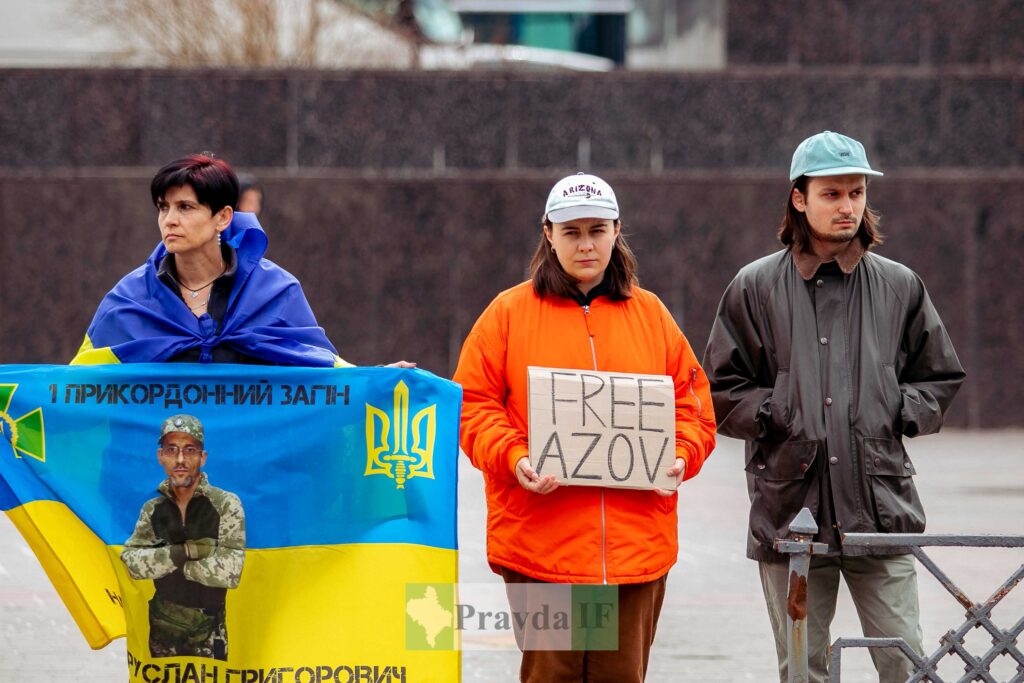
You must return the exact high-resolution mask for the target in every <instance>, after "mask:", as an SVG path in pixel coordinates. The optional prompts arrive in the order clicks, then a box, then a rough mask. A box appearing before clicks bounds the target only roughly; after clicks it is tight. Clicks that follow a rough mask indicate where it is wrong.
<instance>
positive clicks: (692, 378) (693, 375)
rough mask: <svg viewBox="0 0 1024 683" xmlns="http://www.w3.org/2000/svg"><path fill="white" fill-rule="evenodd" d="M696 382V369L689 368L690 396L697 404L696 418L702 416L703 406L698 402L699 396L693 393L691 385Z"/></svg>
mask: <svg viewBox="0 0 1024 683" xmlns="http://www.w3.org/2000/svg"><path fill="white" fill-rule="evenodd" d="M696 382H697V368H690V396H693V400H694V401H696V402H697V417H700V416H701V415H703V414H704V406H703V404H702V403H701V402H700V396H698V395H697V392H696V391H694V389H693V385H694V384H695V383H696Z"/></svg>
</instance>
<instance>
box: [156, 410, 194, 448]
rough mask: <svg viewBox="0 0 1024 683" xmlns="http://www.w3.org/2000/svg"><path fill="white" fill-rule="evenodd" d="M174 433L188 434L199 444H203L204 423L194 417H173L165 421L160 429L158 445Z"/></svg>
mask: <svg viewBox="0 0 1024 683" xmlns="http://www.w3.org/2000/svg"><path fill="white" fill-rule="evenodd" d="M174 432H181V433H182V434H188V435H189V436H191V437H192V438H193V439H195V440H196V441H198V442H199V443H203V423H202V422H200V421H199V418H198V417H195V416H194V415H184V414H182V415H171V416H170V417H169V418H167V419H166V420H164V423H163V425H162V426H161V427H160V438H159V439H157V443H159V442H161V441H163V439H164V437H165V436H167V435H168V434H172V433H174Z"/></svg>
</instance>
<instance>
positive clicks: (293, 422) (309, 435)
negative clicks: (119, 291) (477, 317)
mask: <svg viewBox="0 0 1024 683" xmlns="http://www.w3.org/2000/svg"><path fill="white" fill-rule="evenodd" d="M460 405H461V389H460V388H459V387H458V385H455V384H453V383H451V382H449V381H446V380H442V379H439V378H437V377H435V376H433V375H431V374H429V373H427V372H423V371H421V370H399V369H393V368H345V369H336V368H294V367H292V368H289V367H271V366H241V365H190V364H171V365H169V364H132V365H102V366H79V367H74V366H72V367H68V366H45V365H25V366H0V431H2V435H3V438H2V439H0V509H2V510H4V511H5V512H6V514H7V515H8V516H9V517H10V519H11V520H12V521H13V522H14V523H15V525H16V526H17V527H18V529H19V530H20V531H21V533H22V534H23V535H24V536H25V538H26V540H27V541H28V543H29V544H30V546H31V547H32V549H33V550H34V551H35V553H36V555H37V557H38V558H39V561H40V562H41V563H42V565H43V567H44V569H45V570H46V571H47V574H48V575H49V577H50V579H51V580H52V581H53V583H54V585H55V587H56V588H57V589H58V592H59V593H60V595H61V597H62V599H63V600H64V602H65V604H66V605H67V607H68V609H69V610H70V611H71V614H72V615H73V617H74V618H75V620H76V622H77V623H78V625H79V627H80V628H81V630H82V632H83V634H84V635H85V637H86V639H87V640H88V642H89V644H90V645H92V646H93V647H102V646H104V645H105V644H107V643H108V642H110V640H112V639H113V638H117V637H120V636H124V635H126V636H127V638H128V653H129V662H128V663H129V679H130V680H133V681H134V680H147V677H148V678H149V679H154V680H162V679H163V676H164V675H172V674H173V675H180V676H182V677H184V676H185V675H186V674H187V673H188V672H189V671H192V672H194V673H195V674H196V676H197V680H202V679H201V678H200V677H199V676H200V673H201V674H202V675H206V676H207V679H208V680H225V681H227V680H238V681H243V680H292V679H293V678H294V679H295V680H307V673H306V672H309V674H308V676H312V678H309V680H341V681H346V680H352V681H356V680H382V681H391V680H394V681H399V680H401V681H456V680H458V679H459V676H460V659H459V653H458V651H457V650H446V651H429V650H423V649H410V648H408V647H407V646H406V643H407V639H406V634H405V629H406V624H407V619H406V598H407V592H406V587H407V586H408V585H409V584H454V583H455V582H456V580H457V569H458V559H457V539H456V495H457V494H456V491H457V471H458V469H457V454H458V426H459V409H460ZM182 416H184V419H185V420H186V424H192V423H191V422H190V421H189V420H190V419H191V418H194V419H195V420H196V421H197V423H200V424H201V425H202V433H201V434H200V436H202V441H201V442H197V443H195V444H193V443H192V442H188V440H187V439H185V440H180V439H179V440H178V441H175V442H174V446H173V448H172V447H169V446H168V447H166V448H164V447H162V446H161V445H160V444H158V440H159V439H160V437H161V430H162V429H163V428H164V427H165V426H166V425H165V423H166V422H167V421H168V420H170V421H171V424H173V421H174V420H175V419H179V420H180V419H182ZM167 429H170V430H172V432H173V430H174V427H167ZM181 429H182V430H185V431H188V430H187V429H186V428H185V427H182V428H181ZM189 434H191V435H192V436H193V437H194V436H195V435H196V432H194V430H193V431H192V432H189ZM179 441H180V444H184V445H179ZM163 443H164V445H165V446H166V445H167V442H163ZM188 445H193V447H192V448H187V447H186V446H188ZM200 461H201V462H202V465H201V467H200V466H198V465H195V463H199V462H200ZM190 467H196V468H200V469H201V481H202V484H201V486H199V487H198V488H196V493H195V494H193V497H192V500H191V501H189V502H188V503H187V505H186V506H182V507H178V506H176V505H175V499H174V497H173V490H174V486H176V485H177V484H175V482H176V481H177V479H176V477H178V476H179V475H181V477H185V475H186V474H187V472H186V470H188V469H189V468H190ZM175 468H177V469H175ZM204 639H205V640H204ZM209 643H217V646H216V647H212V648H211V647H208V644H209ZM214 675H216V676H217V678H212V676H214ZM289 676H291V677H292V678H289ZM318 676H319V678H317V677H318ZM183 680H184V678H183Z"/></svg>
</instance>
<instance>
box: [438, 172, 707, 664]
mask: <svg viewBox="0 0 1024 683" xmlns="http://www.w3.org/2000/svg"><path fill="white" fill-rule="evenodd" d="M635 270H636V261H635V258H634V256H633V253H632V251H631V250H630V248H629V245H628V244H627V243H626V238H625V236H624V235H623V234H622V227H621V222H620V220H619V206H618V202H617V200H616V198H615V193H614V192H613V191H612V188H611V187H610V186H608V184H607V183H605V182H604V181H603V180H601V179H600V178H597V177H595V176H592V175H582V174H578V175H574V176H569V177H567V178H563V179H562V180H560V181H559V182H558V183H557V184H556V185H555V186H554V188H553V189H552V190H551V193H550V195H549V197H548V201H547V205H546V208H545V213H544V218H543V231H542V234H541V235H540V239H539V242H538V245H537V251H536V253H535V254H534V256H533V260H532V262H531V264H530V271H531V276H532V277H531V280H530V281H528V282H524V283H522V284H519V285H517V286H515V287H513V288H512V289H509V290H506V291H505V292H502V293H501V294H499V295H498V296H497V297H496V298H495V299H494V301H492V302H491V304H490V305H489V306H488V307H487V309H486V310H485V311H484V312H483V314H482V315H481V316H480V318H479V319H478V320H477V322H476V324H475V325H474V326H473V329H472V330H471V332H470V333H469V336H468V337H467V338H466V341H465V343H464V345H463V347H462V354H461V356H460V358H459V365H458V368H457V370H456V372H455V377H454V379H455V381H456V382H459V383H460V384H462V387H463V412H462V439H461V440H462V447H463V450H465V452H466V453H467V455H468V456H469V458H470V460H471V461H472V462H473V464H474V465H475V466H476V467H477V468H479V469H480V470H482V471H483V474H484V480H485V483H486V489H487V511H488V514H487V558H488V561H489V562H490V564H491V568H492V569H493V570H494V571H495V572H496V573H498V574H500V575H501V576H502V578H503V579H504V580H505V582H506V584H507V585H509V586H510V587H511V586H512V585H513V584H522V583H526V584H536V583H561V584H612V585H615V586H617V587H618V615H619V628H618V649H617V650H615V651H599V650H590V651H588V650H576V651H552V650H531V649H530V648H529V647H524V648H523V649H524V652H523V659H522V665H521V669H520V675H521V679H522V680H523V681H598V680H600V681H616V682H619V683H629V682H633V681H642V680H643V678H644V676H645V675H646V671H647V661H648V655H649V652H650V647H651V644H652V643H653V641H654V632H655V628H656V626H657V621H658V614H659V612H660V609H661V604H662V601H663V599H664V595H665V580H666V574H667V573H668V571H669V569H670V568H671V567H672V565H673V564H674V563H675V561H676V555H677V549H678V545H677V536H676V527H677V518H676V491H675V488H674V487H673V488H672V489H655V490H653V491H652V490H635V489H622V488H601V487H591V486H561V485H560V484H559V481H558V480H557V479H556V478H555V477H554V476H553V475H545V476H540V475H539V474H538V473H537V472H536V471H535V470H534V468H533V467H532V466H531V465H530V460H529V457H528V454H529V448H528V438H527V434H528V424H527V422H528V420H527V418H528V415H529V409H528V401H529V398H528V388H527V368H528V366H541V367H548V368H567V369H592V370H600V371H613V372H622V373H630V374H646V375H669V376H671V378H672V381H673V384H674V385H675V425H676V429H675V439H674V444H675V447H674V454H675V457H674V458H669V459H668V460H667V461H668V462H669V463H670V466H667V467H666V471H667V474H668V476H669V480H670V481H671V480H674V481H675V486H678V485H679V483H680V482H681V481H682V480H684V479H689V478H690V477H693V476H694V475H696V474H697V472H698V471H700V469H701V466H702V464H703V463H704V460H705V458H706V457H707V456H708V454H709V453H710V452H711V450H712V448H713V447H714V443H715V421H714V414H713V412H712V408H711V396H710V394H709V392H708V381H707V378H706V377H705V376H704V372H703V371H702V370H701V367H700V364H699V363H698V361H697V359H696V357H695V356H694V354H693V351H692V350H691V349H690V345H689V343H688V342H687V341H686V338H685V337H684V336H683V333H682V332H681V331H680V330H679V327H678V326H677V325H676V323H675V321H674V320H673V319H672V316H671V314H670V313H669V312H668V310H667V309H666V308H665V306H664V305H663V304H662V302H661V301H660V300H659V299H658V297H657V296H655V295H654V294H653V293H651V292H649V291H647V290H644V289H641V288H640V287H639V286H638V284H637V279H636V275H635ZM514 594H516V591H514V590H512V589H511V588H510V589H509V598H510V600H511V601H513V602H514V601H515V600H516V598H514V597H513V595H514ZM518 635H519V634H517V636H518ZM520 646H521V647H522V646H523V643H522V639H521V638H520Z"/></svg>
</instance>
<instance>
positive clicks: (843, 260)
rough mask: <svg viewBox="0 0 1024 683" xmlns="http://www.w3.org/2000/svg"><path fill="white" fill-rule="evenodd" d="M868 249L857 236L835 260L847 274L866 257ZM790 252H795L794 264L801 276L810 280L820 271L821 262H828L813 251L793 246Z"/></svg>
mask: <svg viewBox="0 0 1024 683" xmlns="http://www.w3.org/2000/svg"><path fill="white" fill-rule="evenodd" d="M865 251H867V250H866V249H865V248H864V244H863V243H862V242H861V241H860V240H859V239H857V238H856V237H855V238H853V239H852V240H850V242H849V244H847V245H846V249H843V250H842V251H841V252H839V253H838V254H836V258H835V262H836V264H838V265H839V270H841V271H843V272H844V273H846V274H847V275H849V274H850V273H852V272H853V270H854V268H856V267H857V264H858V263H860V260H861V259H862V258H863V257H864V252H865ZM790 253H792V254H793V264H794V265H796V269H797V271H798V272H799V273H800V277H802V278H803V279H805V280H810V279H811V278H812V277H814V274H815V273H817V272H818V268H819V267H821V264H823V263H827V261H823V260H822V259H821V258H819V257H818V255H817V254H815V253H814V252H813V251H809V250H805V249H801V248H798V247H793V248H791V249H790Z"/></svg>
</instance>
